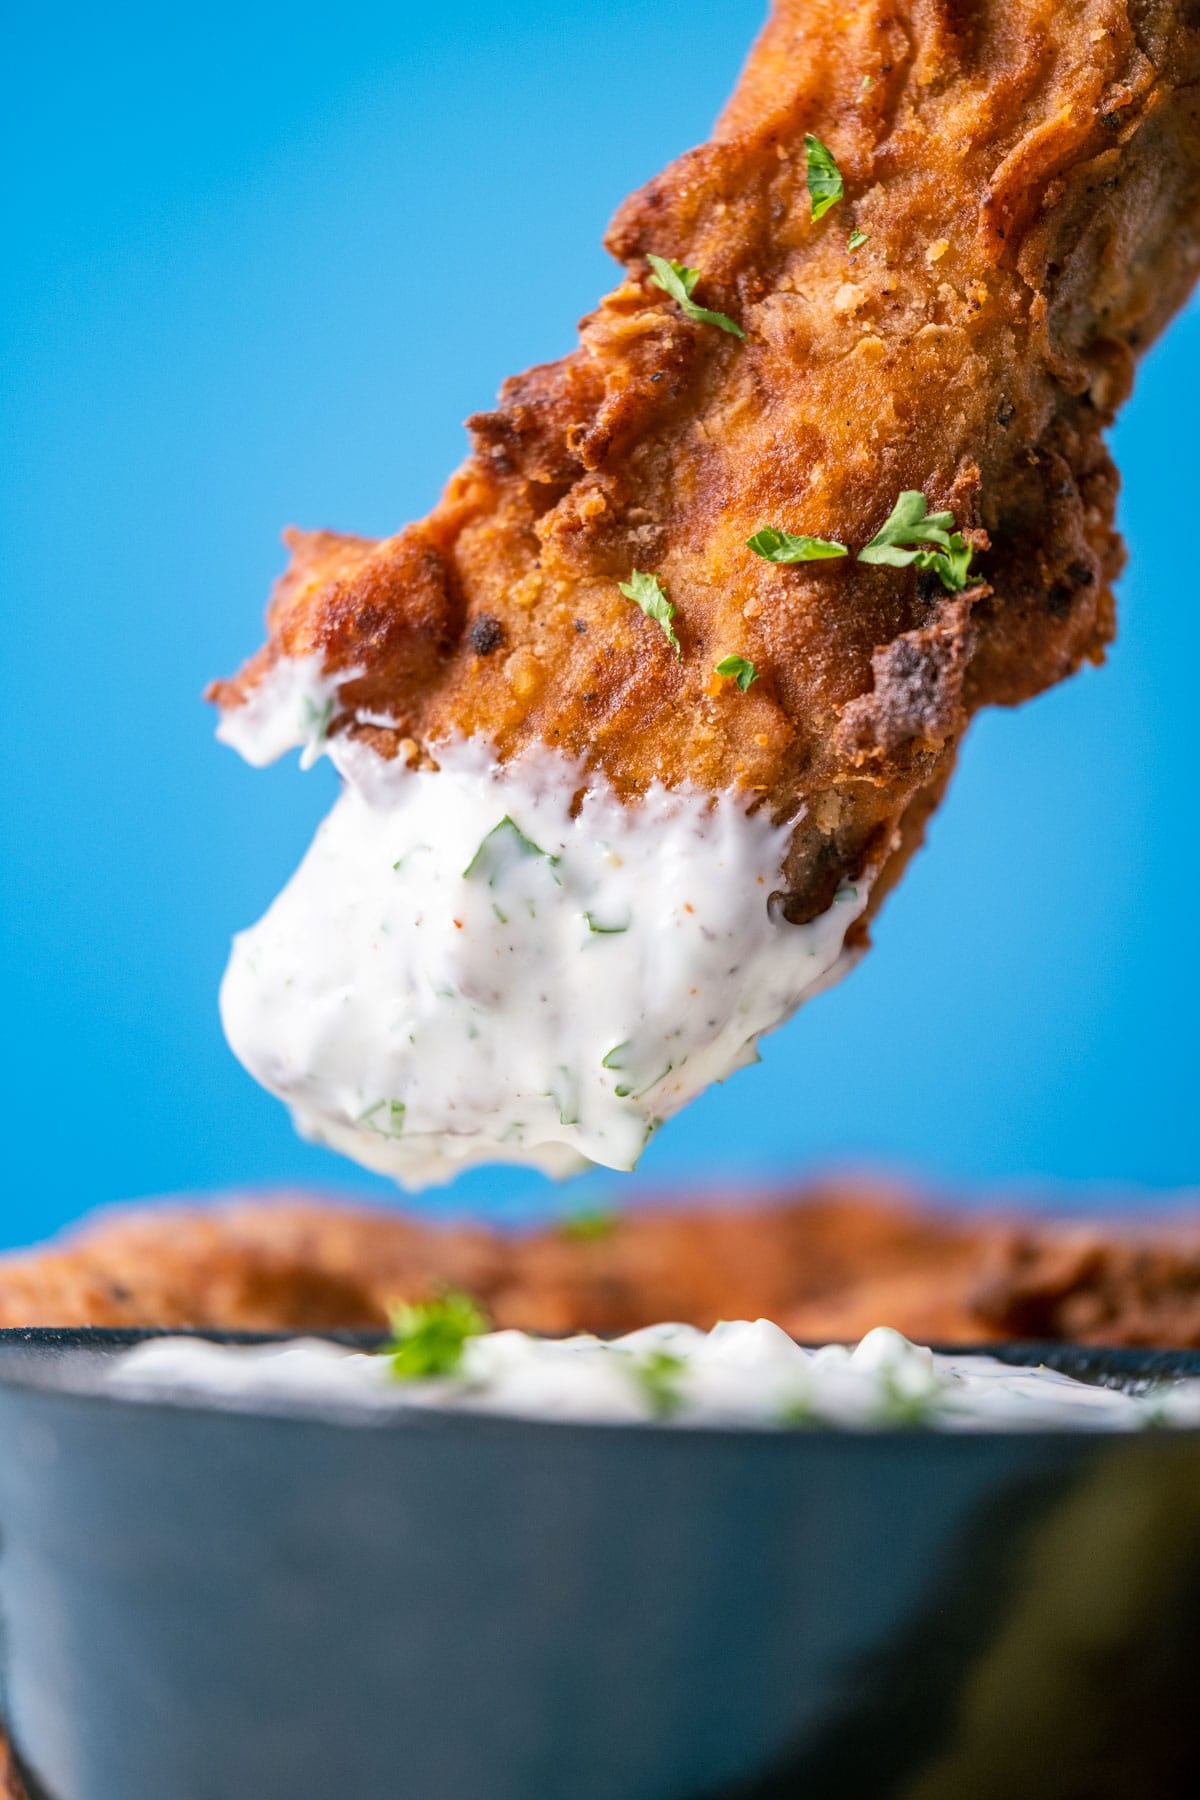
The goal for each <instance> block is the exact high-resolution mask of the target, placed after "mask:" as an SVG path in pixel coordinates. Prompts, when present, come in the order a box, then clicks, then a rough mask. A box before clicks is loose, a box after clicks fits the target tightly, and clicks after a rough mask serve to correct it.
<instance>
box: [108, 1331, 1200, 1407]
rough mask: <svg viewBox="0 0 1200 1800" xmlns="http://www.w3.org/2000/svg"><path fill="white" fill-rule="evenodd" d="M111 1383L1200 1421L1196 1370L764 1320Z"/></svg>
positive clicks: (519, 1339) (328, 1350)
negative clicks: (1134, 1367) (1154, 1374)
mask: <svg viewBox="0 0 1200 1800" xmlns="http://www.w3.org/2000/svg"><path fill="white" fill-rule="evenodd" d="M105 1380H106V1385H108V1386H110V1387H116V1388H119V1389H120V1390H121V1391H122V1392H123V1393H125V1394H126V1395H127V1396H128V1397H129V1398H131V1399H136V1398H138V1397H143V1398H148V1399H154V1398H157V1397H159V1396H161V1395H162V1393H163V1392H164V1391H166V1392H169V1393H172V1394H173V1395H175V1396H177V1397H183V1398H187V1399H194V1400H196V1401H199V1402H200V1403H202V1404H226V1405H234V1406H238V1405H249V1406H253V1407H255V1408H257V1409H262V1410H265V1411H270V1410H271V1408H272V1406H273V1405H278V1404H281V1403H282V1404H283V1405H284V1406H285V1407H287V1408H291V1407H293V1406H297V1405H299V1406H302V1407H307V1408H309V1409H312V1410H315V1411H317V1412H318V1413H322V1412H328V1411H331V1410H332V1411H333V1412H335V1413H337V1414H338V1415H339V1416H342V1415H344V1414H345V1413H346V1411H347V1410H348V1409H349V1410H353V1409H359V1410H361V1409H364V1408H366V1409H370V1408H375V1409H378V1408H381V1407H397V1406H399V1407H414V1406H415V1407H437V1408H447V1407H448V1408H452V1409H457V1410H461V1411H467V1412H491V1413H506V1414H515V1415H520V1416H522V1417H526V1418H539V1419H573V1420H578V1421H583V1422H588V1423H606V1422H607V1423H622V1422H624V1423H641V1422H647V1423H648V1422H652V1421H653V1422H658V1423H667V1424H672V1425H708V1426H742V1427H758V1428H760V1429H761V1428H764V1427H766V1428H779V1429H784V1428H788V1427H792V1428H795V1427H797V1426H805V1425H816V1426H831V1427H837V1428H841V1429H845V1430H857V1431H872V1430H886V1429H889V1428H896V1427H901V1428H911V1427H913V1426H932V1427H938V1428H941V1429H944V1430H949V1431H979V1430H999V1431H1005V1430H1014V1431H1015V1430H1061V1429H1079V1430H1092V1431H1097V1430H1099V1431H1132V1430H1138V1429H1142V1428H1144V1427H1147V1426H1164V1425H1175V1426H1182V1427H1187V1426H1191V1427H1196V1426H1200V1381H1177V1382H1173V1383H1169V1384H1163V1385H1162V1386H1160V1387H1159V1388H1158V1389H1156V1390H1153V1391H1149V1392H1145V1393H1128V1392H1124V1391H1122V1390H1120V1389H1117V1388H1109V1387H1096V1386H1092V1385H1091V1384H1089V1383H1087V1382H1082V1381H1076V1380H1073V1379H1072V1378H1071V1377H1070V1376H1068V1375H1061V1374H1058V1373H1057V1372H1056V1371H1054V1370H1052V1369H1047V1368H1044V1367H1043V1368H1022V1367H1016V1366H1013V1365H1011V1364H1008V1363H1002V1362H1000V1361H998V1360H997V1359H996V1358H993V1357H989V1356H944V1355H935V1354H934V1352H933V1351H931V1350H927V1349H925V1348H924V1347H922V1346H920V1345H917V1344H912V1343H910V1342H909V1341H908V1339H907V1338H905V1337H902V1336H901V1334H900V1333H899V1332H898V1331H891V1330H888V1329H887V1328H886V1327H880V1328H878V1329H876V1330H875V1331H870V1332H868V1333H867V1335H866V1337H865V1338H863V1340H862V1342H861V1343H860V1344H859V1345H858V1346H857V1347H856V1348H854V1349H849V1348H848V1347H846V1346H844V1345H841V1344H831V1345H829V1346H827V1347H826V1348H825V1349H821V1350H805V1349H802V1348H801V1347H800V1346H799V1345H798V1344H795V1343H793V1341H792V1340H791V1338H789V1337H788V1336H787V1334H786V1333H785V1332H783V1331H781V1330H780V1328H779V1327H778V1326H777V1325H773V1324H771V1323H770V1322H769V1321H768V1320H766V1319H758V1320H756V1321H754V1322H750V1321H747V1320H740V1321H730V1322H728V1323H726V1324H722V1325H717V1326H716V1327H715V1328H714V1329H713V1330H712V1331H710V1332H707V1333H706V1332H702V1331H697V1330H695V1329H694V1328H693V1327H692V1326H690V1325H652V1326H648V1327H647V1328H645V1329H644V1330H642V1331H634V1332H631V1333H629V1334H628V1335H627V1336H626V1337H621V1338H616V1339H614V1340H611V1341H606V1340H603V1339H600V1338H595V1337H589V1336H579V1337H572V1338H564V1339H546V1338H536V1337H530V1336H527V1335H526V1334H525V1333H524V1332H520V1331H494V1332H488V1333H486V1334H484V1335H481V1336H479V1337H474V1338H468V1339H467V1341H466V1344H465V1346H464V1349H463V1358H462V1364H461V1368H460V1370H459V1371H458V1372H457V1373H456V1374H455V1375H454V1376H451V1377H443V1378H441V1379H437V1380H423V1381H403V1382H402V1381H399V1380H397V1379H396V1377H395V1375H394V1374H393V1372H392V1369H391V1364H390V1362H389V1360H388V1359H387V1358H386V1357H385V1356H380V1355H367V1354H363V1353H360V1352H355V1351H350V1350H345V1349H342V1348H340V1347H339V1346H338V1345H336V1344H331V1343H327V1342H322V1341H320V1340H318V1339H299V1340H297V1341H296V1342H294V1343H290V1344H272V1345H266V1346H258V1347H255V1348H252V1349H247V1348H244V1347H229V1346H225V1345H220V1344H212V1343H206V1342H204V1341H203V1339H197V1338H158V1339H153V1340H151V1341H149V1342H147V1343H144V1344H141V1345H139V1346H138V1347H137V1348H136V1349H134V1350H131V1351H127V1352H126V1353H124V1354H123V1355H122V1356H120V1357H118V1358H116V1359H115V1361H114V1363H113V1365H112V1367H111V1369H110V1371H109V1372H108V1374H107V1376H106V1378H105Z"/></svg>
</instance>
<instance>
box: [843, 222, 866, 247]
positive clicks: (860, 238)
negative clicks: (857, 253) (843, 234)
mask: <svg viewBox="0 0 1200 1800" xmlns="http://www.w3.org/2000/svg"><path fill="white" fill-rule="evenodd" d="M870 236H871V234H870V232H869V231H859V230H858V229H857V227H856V228H855V229H854V230H853V231H852V232H851V233H850V236H849V237H848V238H847V239H846V248H847V250H861V249H862V247H863V245H864V244H865V243H866V242H867V240H868V239H869V238H870Z"/></svg>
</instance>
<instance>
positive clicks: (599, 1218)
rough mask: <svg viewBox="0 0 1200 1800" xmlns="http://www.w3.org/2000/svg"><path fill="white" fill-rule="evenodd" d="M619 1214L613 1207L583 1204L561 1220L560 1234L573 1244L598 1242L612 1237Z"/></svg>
mask: <svg viewBox="0 0 1200 1800" xmlns="http://www.w3.org/2000/svg"><path fill="white" fill-rule="evenodd" d="M617 1223H618V1220H617V1214H616V1213H615V1212H613V1211H612V1209H611V1207H604V1206H583V1207H580V1208H579V1210H578V1211H577V1212H573V1213H569V1214H568V1215H567V1217H566V1218H565V1219H562V1220H560V1221H559V1226H558V1230H559V1235H560V1236H561V1237H565V1238H566V1239H567V1241H568V1242H569V1243H572V1244H597V1243H600V1242H602V1241H603V1240H605V1239H606V1238H610V1237H612V1235H613V1233H614V1232H615V1231H616V1229H617Z"/></svg>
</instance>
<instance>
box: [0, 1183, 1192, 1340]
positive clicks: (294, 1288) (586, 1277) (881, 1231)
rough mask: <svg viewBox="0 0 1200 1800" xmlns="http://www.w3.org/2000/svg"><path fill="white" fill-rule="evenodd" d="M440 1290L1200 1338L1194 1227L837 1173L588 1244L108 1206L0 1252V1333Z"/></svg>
mask: <svg viewBox="0 0 1200 1800" xmlns="http://www.w3.org/2000/svg"><path fill="white" fill-rule="evenodd" d="M445 1286H452V1287H461V1288H465V1289H467V1290H468V1291H470V1292H471V1293H473V1294H475V1295H476V1296H478V1298H479V1299H480V1300H481V1301H482V1302H483V1304H484V1305H485V1306H486V1308H487V1310H488V1312H489V1313H490V1314H491V1316H492V1318H493V1319H494V1320H495V1322H496V1323H497V1324H498V1325H504V1326H517V1327H520V1328H522V1329H525V1330H532V1331H544V1332H570V1331H573V1330H580V1329H582V1330H592V1331H597V1332H602V1333H618V1332H622V1331H629V1330H633V1329H635V1328H636V1327H638V1326H641V1325H648V1324H651V1323H653V1322H654V1321H656V1320H659V1319H663V1318H671V1319H681V1320H684V1321H688V1322H690V1323H693V1324H696V1325H699V1326H702V1327H707V1326H710V1325H713V1324H715V1322H716V1321H717V1320H718V1319H720V1318H742V1317H749V1318H755V1317H758V1316H760V1315H762V1316H766V1317H768V1318H773V1319H775V1320H777V1321H778V1322H779V1323H780V1324H782V1325H784V1326H785V1327H786V1328H787V1329H788V1330H790V1331H792V1332H793V1333H794V1334H795V1335H796V1336H797V1337H800V1338H804V1339H807V1340H809V1341H813V1340H825V1339H831V1338H832V1339H839V1338H847V1339H852V1338H855V1337H857V1336H860V1335H861V1334H862V1333H863V1332H865V1331H868V1330H870V1329H871V1327H872V1326H875V1325H878V1324H881V1323H885V1324H889V1325H893V1326H896V1327H898V1328H899V1329H900V1330H902V1331H905V1332H906V1333H908V1335H910V1336H912V1337H914V1338H918V1339H923V1340H926V1341H928V1340H934V1341H938V1340H940V1341H942V1342H951V1341H956V1340H957V1341H960V1342H967V1341H974V1340H976V1339H982V1340H986V1339H990V1338H999V1337H1033V1338H1071V1339H1074V1340H1075V1341H1078V1342H1084V1343H1114V1344H1118V1343H1127V1344H1159V1345H1165V1346H1174V1347H1180V1346H1186V1345H1198V1344H1200V1231H1198V1230H1197V1229H1196V1227H1195V1225H1194V1224H1193V1225H1192V1226H1191V1227H1190V1228H1184V1227H1178V1228H1175V1229H1174V1230H1167V1229H1165V1228H1163V1227H1162V1226H1158V1227H1156V1228H1152V1227H1149V1226H1147V1227H1143V1228H1140V1229H1138V1230H1137V1231H1134V1230H1131V1229H1129V1228H1128V1227H1125V1228H1121V1227H1118V1226H1116V1225H1103V1224H1100V1223H1097V1222H1091V1223H1084V1224H1072V1225H1063V1224H1056V1223H1053V1222H1050V1221H1045V1220H1043V1221H1040V1222H1039V1221H1036V1220H1034V1219H1032V1218H1028V1217H1027V1218H1024V1219H1021V1218H1013V1217H1011V1216H1001V1215H998V1214H995V1213H991V1214H986V1215H979V1214H977V1213H958V1214H952V1213H949V1212H940V1211H937V1210H935V1209H932V1208H930V1207H927V1206H922V1205H918V1204H916V1203H915V1202H914V1201H913V1200H912V1199H911V1198H906V1197H903V1196H898V1195H897V1194H895V1193H894V1192H889V1191H888V1190H887V1189H886V1188H884V1187H883V1186H882V1184H875V1185H872V1184H870V1183H853V1182H848V1181H841V1182H828V1183H824V1184H819V1183H818V1184H814V1185H812V1186H811V1187H809V1188H808V1189H807V1190H805V1191H803V1192H801V1193H799V1194H792V1195H790V1196H782V1195H779V1196H774V1197H771V1196H762V1195H760V1196H757V1197H755V1196H753V1195H751V1196H747V1195H736V1194H733V1195H723V1196H722V1195H710V1196H708V1198H707V1200H706V1201H705V1202H704V1203H703V1204H701V1205H692V1206H687V1207H684V1206H681V1205H680V1204H678V1203H674V1204H669V1205H657V1206H653V1207H647V1208H642V1209H639V1210H638V1211H636V1212H631V1213H628V1214H623V1215H621V1217H620V1218H619V1219H617V1220H616V1221H614V1222H613V1224H612V1226H611V1228H610V1229H608V1230H607V1231H603V1232H601V1233H600V1234H599V1235H597V1236H595V1237H593V1238H588V1237H584V1236H581V1235H579V1234H575V1233H573V1232H572V1231H571V1230H569V1229H564V1228H562V1227H553V1226H551V1227H547V1228H543V1229H541V1230H538V1231H532V1232H528V1233H520V1234H515V1233H511V1232H504V1231H499V1230H496V1229H495V1228H492V1227H488V1226H485V1225H479V1224H472V1225H459V1226H445V1225H435V1224H430V1223H427V1222H423V1221H420V1220H417V1219H414V1218H412V1217H404V1216H401V1215H398V1214H396V1213H393V1212H384V1211H366V1210H362V1211H355V1210H349V1209H344V1208H340V1207H337V1206H332V1205H327V1204H325V1205H323V1204H321V1203H320V1202H319V1201H317V1200H315V1199H312V1198H305V1197H302V1196H301V1197H296V1198H292V1199H290V1200H287V1201H281V1202H276V1203H274V1204H271V1203H267V1202H263V1201H257V1202H256V1201H244V1202H241V1203H235V1204H229V1205H225V1206H222V1207H219V1208H213V1209H212V1210H210V1211H208V1212H198V1211H195V1210H190V1211H186V1210H179V1209H176V1208H158V1209H156V1210H154V1211H143V1212H132V1213H129V1214H127V1215H124V1216H122V1215H120V1214H118V1215H114V1216H109V1217H102V1218H100V1219H99V1220H94V1221H92V1222H91V1223H90V1224H89V1225H87V1226H86V1227H84V1228H83V1229H82V1230H80V1231H77V1232H75V1233H73V1234H71V1235H70V1236H69V1237H67V1238H66V1239H65V1240H64V1241H63V1242H61V1243H59V1244H52V1245H48V1246H44V1247H42V1248H40V1249H36V1250H33V1251H29V1252H26V1253H24V1254H22V1255H19V1256H10V1257H7V1258H5V1259H3V1260H2V1261H0V1325H5V1326H26V1325H61V1326H69V1325H110V1326H111V1325H126V1326H137V1325H158V1326H175V1327H179V1326H195V1327H200V1328H207V1329H211V1330H216V1329H231V1330H233V1329H243V1330H279V1331H293V1332H295V1331H321V1330H332V1329H336V1328H338V1327H342V1328H356V1327H357V1328H364V1329H370V1328H374V1327H382V1326H383V1325H385V1324H386V1321H387V1316H388V1308H389V1306H390V1305H391V1304H392V1303H393V1302H395V1301H397V1300H400V1299H417V1298H421V1297H423V1296H425V1295H428V1294H430V1293H431V1292H435V1291H436V1290H438V1289H439V1288H441V1287H445Z"/></svg>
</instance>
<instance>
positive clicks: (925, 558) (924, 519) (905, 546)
mask: <svg viewBox="0 0 1200 1800" xmlns="http://www.w3.org/2000/svg"><path fill="white" fill-rule="evenodd" d="M928 545H933V546H934V548H932V549H929V548H926V546H928ZM971 556H972V550H971V546H970V544H968V543H967V542H966V540H965V539H964V537H963V535H962V533H961V532H960V531H956V530H955V529H954V514H953V513H949V512H940V513H931V512H929V511H928V510H927V509H926V505H925V496H924V494H922V493H920V492H918V491H917V490H916V489H912V488H909V489H906V490H905V492H904V493H903V494H901V496H900V498H899V499H898V500H897V502H896V504H895V506H894V507H893V508H892V514H891V517H890V518H889V519H888V521H887V523H886V524H885V525H884V526H883V528H882V530H880V531H878V532H876V534H875V536H874V537H873V538H872V539H871V542H870V543H869V544H868V545H867V547H866V549H865V550H860V551H859V553H858V560H859V562H864V563H882V564H885V565H886V566H887V567H888V568H892V569H907V568H908V567H909V565H910V564H911V565H914V566H915V567H916V568H918V569H932V570H933V572H934V574H935V575H936V576H937V577H938V579H939V580H940V581H941V584H942V586H943V587H944V588H946V589H947V590H948V591H949V592H950V593H952V594H957V593H958V592H959V591H960V590H961V589H962V588H965V587H966V585H967V579H968V574H969V571H970V565H971Z"/></svg>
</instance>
